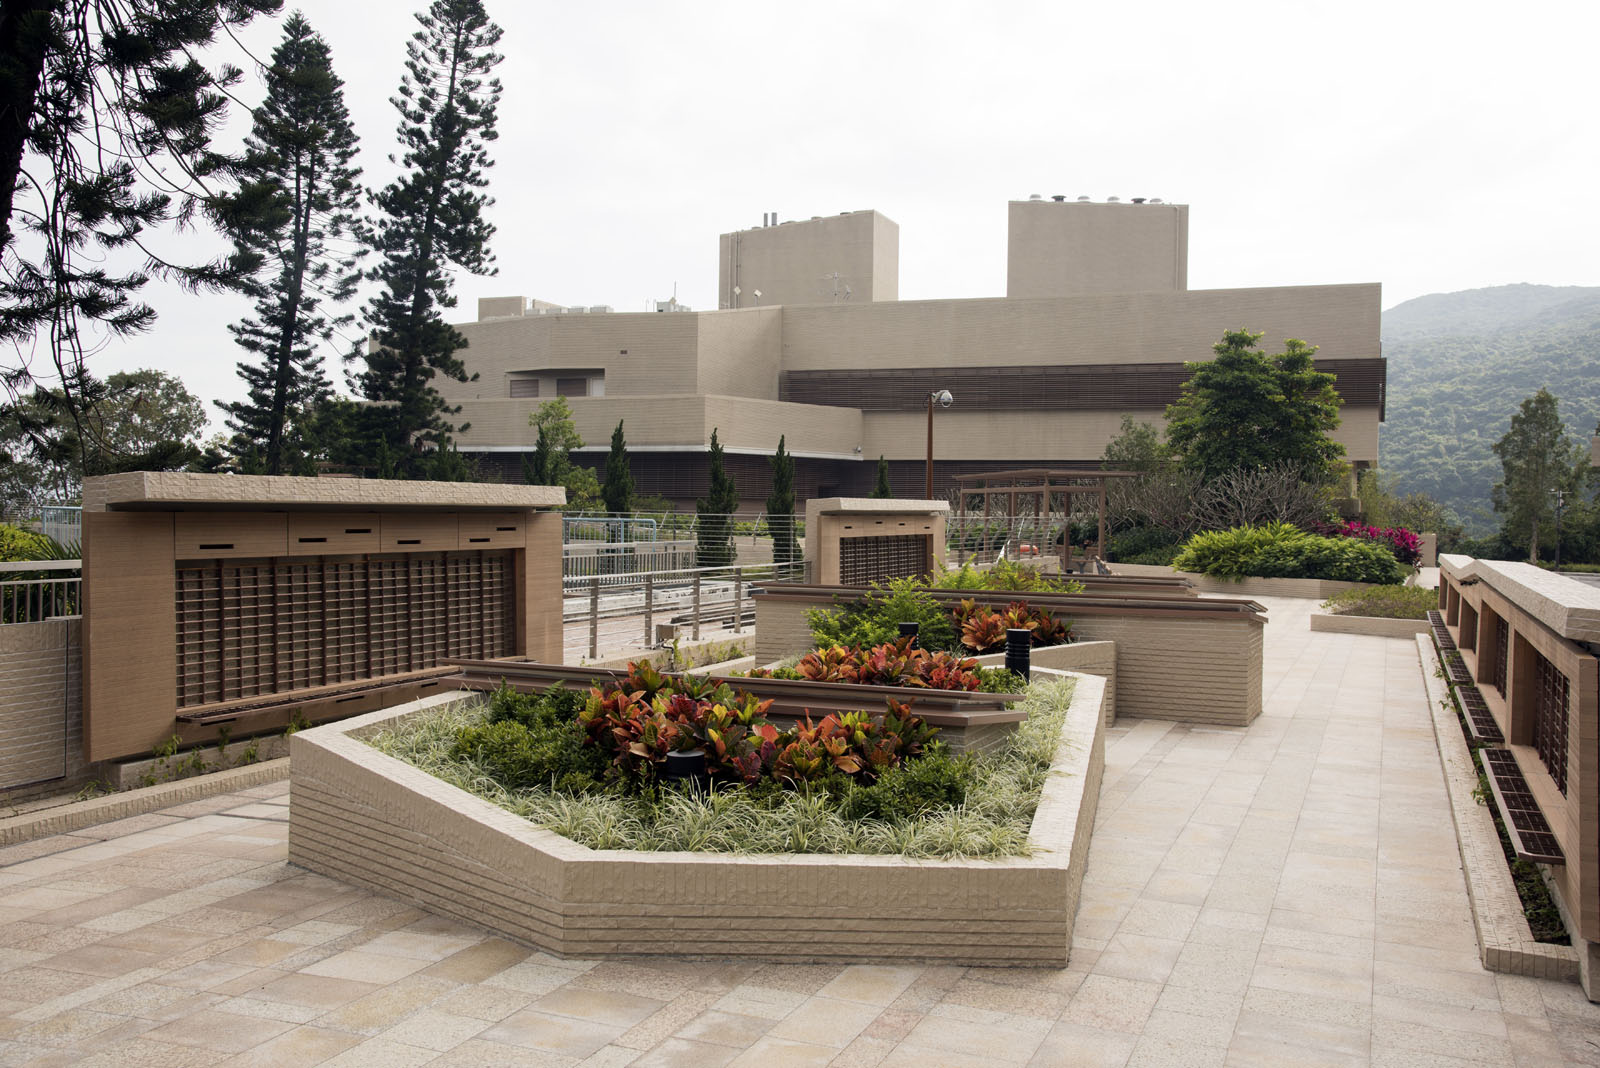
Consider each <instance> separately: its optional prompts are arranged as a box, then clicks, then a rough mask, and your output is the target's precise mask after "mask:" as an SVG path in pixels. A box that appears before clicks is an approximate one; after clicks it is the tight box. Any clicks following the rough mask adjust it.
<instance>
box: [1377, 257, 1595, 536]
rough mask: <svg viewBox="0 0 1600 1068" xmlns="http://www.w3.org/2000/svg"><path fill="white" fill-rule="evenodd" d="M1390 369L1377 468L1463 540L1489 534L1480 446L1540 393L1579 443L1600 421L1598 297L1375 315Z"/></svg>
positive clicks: (1513, 291) (1487, 481) (1516, 293)
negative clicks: (1462, 528)
mask: <svg viewBox="0 0 1600 1068" xmlns="http://www.w3.org/2000/svg"><path fill="white" fill-rule="evenodd" d="M1382 333H1383V354H1384V355H1385V356H1386V357H1388V360H1389V383H1388V396H1387V420H1386V421H1385V422H1384V424H1383V428H1382V430H1381V431H1380V436H1379V465H1380V467H1381V468H1382V469H1383V471H1384V472H1385V474H1386V475H1388V476H1389V477H1391V478H1393V479H1394V483H1395V486H1396V488H1397V489H1398V490H1400V491H1401V492H1410V491H1412V490H1421V491H1422V492H1424V493H1426V494H1428V495H1429V496H1431V497H1434V498H1435V499H1437V500H1439V501H1441V502H1443V503H1444V504H1447V505H1449V506H1450V507H1451V508H1453V509H1454V510H1455V512H1456V514H1457V515H1458V516H1459V517H1460V518H1461V520H1462V522H1463V523H1464V524H1465V525H1466V526H1467V528H1468V530H1469V531H1472V532H1478V533H1487V532H1488V531H1490V530H1492V529H1494V528H1495V527H1496V526H1498V520H1497V518H1496V517H1495V516H1494V514H1493V512H1492V511H1491V509H1490V505H1489V490H1490V487H1491V486H1493V485H1494V483H1495V481H1496V480H1497V479H1498V478H1499V477H1500V463H1499V461H1498V460H1497V459H1496V458H1495V456H1494V453H1493V452H1491V451H1490V447H1491V446H1492V445H1493V444H1494V443H1495V442H1496V441H1498V440H1499V439H1500V437H1501V436H1502V435H1503V434H1505V432H1506V429H1507V427H1508V426H1509V425H1510V421H1511V416H1512V413H1514V412H1515V411H1516V410H1517V406H1518V405H1519V404H1521V403H1522V401H1523V399H1524V398H1526V397H1528V396H1531V395H1532V394H1534V393H1536V392H1538V390H1539V388H1540V387H1541V386H1542V387H1544V388H1546V389H1548V390H1550V392H1551V393H1554V394H1555V395H1556V397H1557V398H1559V400H1560V402H1561V417H1562V419H1563V420H1564V421H1565V422H1566V424H1567V429H1568V431H1569V432H1571V433H1572V434H1573V436H1574V437H1575V438H1577V439H1578V440H1579V441H1583V442H1587V441H1588V440H1589V436H1590V435H1591V434H1593V433H1594V432H1595V426H1596V421H1597V420H1600V288H1583V287H1579V286H1534V285H1512V286H1495V287H1493V288H1489V289H1469V290H1466V291H1464V292H1461V293H1434V294H1430V295H1429V296H1426V297H1418V298H1417V299H1415V300H1408V301H1406V302H1405V303H1404V304H1400V305H1398V306H1396V307H1394V308H1391V309H1389V310H1388V311H1386V312H1384V313H1383V329H1382Z"/></svg>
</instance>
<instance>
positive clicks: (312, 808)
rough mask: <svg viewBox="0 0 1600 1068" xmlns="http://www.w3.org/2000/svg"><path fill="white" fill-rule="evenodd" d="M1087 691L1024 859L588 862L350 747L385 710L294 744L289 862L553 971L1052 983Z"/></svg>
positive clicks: (573, 848)
mask: <svg viewBox="0 0 1600 1068" xmlns="http://www.w3.org/2000/svg"><path fill="white" fill-rule="evenodd" d="M1102 692H1103V684H1102V682H1101V680H1100V679H1098V678H1094V677H1092V676H1083V677H1080V678H1079V679H1078V683H1077V690H1076V692H1075V693H1074V696H1073V700H1072V705H1071V708H1070V709H1069V711H1068V713H1067V718H1066V723H1065V724H1064V725H1063V728H1062V734H1061V737H1062V739H1063V744H1061V745H1059V746H1058V747H1057V750H1056V758H1055V762H1054V763H1053V765H1052V767H1051V774H1050V776H1049V777H1048V779H1047V780H1046V783H1045V786H1044V789H1043V791H1042V793H1041V796H1040V803H1039V808H1038V811H1037V813H1036V814H1035V816H1034V821H1033V825H1032V827H1031V828H1030V839H1031V840H1032V841H1033V842H1034V843H1036V846H1037V849H1036V852H1035V854H1034V855H1033V856H1031V857H1012V858H1008V859H1005V860H987V861H986V860H908V859H907V858H904V857H898V856H825V855H816V854H788V855H772V856H735V855H728V854H715V853H636V852H631V851H627V850H603V851H602V850H593V849H589V848H587V847H585V846H581V845H578V844H577V843H575V842H572V841H570V840H568V839H565V838H562V837H560V836H558V835H555V834H552V833H551V832H549V831H545V830H541V829H539V828H537V827H535V826H533V825H532V824H530V823H528V822H527V821H526V820H523V819H520V818H518V817H516V816H513V815H511V814H510V813H509V812H506V811H505V810H504V809H501V808H498V807H496V806H494V805H491V804H489V803H488V802H487V801H483V800H481V799H479V798H477V797H473V796H472V795H470V794H467V793H465V792H463V791H461V790H458V789H456V788H455V787H453V786H449V785H447V784H446V783H443V782H441V781H439V780H438V779H435V778H433V777H432V776H430V775H427V774H426V773H424V772H422V771H419V770H418V769H416V768H414V767H412V766H410V765H408V764H404V763H402V762H401V761H398V760H395V759H394V758H392V757H388V756H385V755H384V754H382V753H379V752H378V751H377V750H375V749H372V748H371V747H369V746H367V745H366V744H365V743H364V742H362V741H360V740H359V736H360V735H361V734H364V733H366V732H369V731H371V730H374V729H377V728H379V727H380V726H382V725H385V724H389V723H393V722H394V720H395V719H396V718H397V717H398V715H400V714H403V713H404V710H401V709H394V710H391V711H390V712H388V713H382V714H378V715H375V716H365V717H362V718H360V719H356V720H350V721H347V722H346V723H343V724H337V725H332V726H330V727H324V728H318V729H316V730H312V731H302V732H301V733H299V734H297V735H295V737H294V741H293V759H292V761H291V772H292V774H291V778H292V782H293V790H292V799H291V802H290V822H289V860H290V861H291V862H292V863H295V864H300V865H303V866H305V867H307V868H310V869H312V870H313V871H318V872H322V873H324V874H326V875H330V876H332V877H334V878H337V879H340V880H343V881H346V882H351V883H355V884H357V885H361V886H366V887H370V888H372V889H375V890H378V891H379V892H381V893H384V894H388V895H391V896H395V897H398V898H400V899H402V900H405V901H412V902H417V903H419V904H422V905H423V906H425V907H426V908H428V909H430V910H431V911H434V912H438V913H442V914H444V915H448V916H453V917H456V918H458V919H461V920H463V921H464V922H467V923H470V924H472V925H474V926H478V927H487V928H488V929H490V930H493V931H497V932H500V933H501V934H504V935H506V936H507V937H510V938H514V939H516V940H517V941H520V942H523V943H526V944H529V945H533V946H537V947H538V948H540V949H543V950H546V951H547V952H550V953H555V954H558V955H562V956H578V957H595V956H640V955H673V956H680V955H691V956H716V957H740V958H745V959H758V960H762V959H772V960H781V961H784V962H786V963H795V962H803V961H827V962H838V963H865V962H875V961H884V962H893V963H904V962H906V961H924V962H938V963H950V964H963V965H970V964H974V963H980V964H997V965H1000V964H1009V965H1028V966H1034V967H1056V968H1059V967H1062V966H1064V965H1065V964H1066V963H1067V958H1068V954H1069V952H1070V950H1071V946H1072V929H1073V924H1074V922H1075V920H1076V913H1077V906H1078V895H1079V889H1080V887H1081V885H1082V880H1083V872H1084V868H1085V866H1086V865H1087V861H1088V851H1089V839H1090V835H1091V834H1092V832H1093V827H1094V815H1095V810H1096V807H1097V805H1098V803H1099V794H1100V780H1101V776H1102V773H1103V769H1104V761H1105V749H1104V746H1105V740H1104V739H1105V736H1104V729H1103V726H1102V724H1101V711H1100V701H1101V696H1102ZM438 700H440V699H439V698H433V699H430V702H436V701H438ZM425 707H428V702H419V703H418V704H417V705H416V706H412V708H413V709H415V710H418V711H420V710H422V709H424V708H425Z"/></svg>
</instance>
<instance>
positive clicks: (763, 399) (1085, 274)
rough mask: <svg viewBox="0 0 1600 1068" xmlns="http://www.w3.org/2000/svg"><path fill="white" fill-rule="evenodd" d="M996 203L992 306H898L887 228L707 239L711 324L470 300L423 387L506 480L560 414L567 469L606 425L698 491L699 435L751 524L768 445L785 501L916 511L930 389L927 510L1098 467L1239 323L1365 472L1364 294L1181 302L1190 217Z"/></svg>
mask: <svg viewBox="0 0 1600 1068" xmlns="http://www.w3.org/2000/svg"><path fill="white" fill-rule="evenodd" d="M1011 209H1012V210H1011V214H1010V236H1009V240H1010V247H1011V256H1010V265H1009V270H1008V283H1007V284H1008V291H1010V292H1011V293H1012V294H1013V295H1011V296H1007V297H1004V298H985V299H969V300H959V299H958V300H926V301H901V300H897V299H895V297H896V294H897V292H898V283H897V280H896V275H897V270H898V267H897V263H898V227H896V226H895V224H894V223H893V222H891V221H890V220H888V219H886V218H885V217H884V216H882V215H880V214H879V213H877V212H865V211H863V212H852V213H848V214H846V215H842V216H831V217H826V218H819V219H812V220H809V221H805V222H786V223H782V224H777V225H764V226H762V227H759V228H755V229H752V230H747V231H742V232H740V233H735V234H724V235H722V240H721V244H720V249H721V257H722V259H721V265H720V268H719V274H720V277H721V281H722V289H723V297H722V303H723V304H724V305H725V308H724V309H722V310H718V311H714V312H711V311H707V312H687V311H686V312H673V313H670V314H658V313H637V314H616V313H610V314H598V313H594V312H592V311H591V312H586V313H561V312H554V313H552V312H549V311H544V310H535V309H536V308H537V307H538V305H537V302H535V303H534V306H533V307H530V305H529V302H527V301H525V300H523V298H520V297H516V298H494V299H493V300H485V301H481V302H480V307H479V321H478V322H475V323H466V324H462V325H459V326H458V327H457V329H459V330H460V331H461V332H462V333H463V334H464V335H465V336H466V338H467V340H468V348H467V349H466V350H465V351H464V352H462V353H461V354H460V355H461V357H462V359H463V360H464V361H465V363H466V364H467V367H468V370H469V371H471V372H476V374H477V375H478V378H477V380H476V381H473V382H466V383H458V382H451V381H442V382H439V383H438V388H439V390H440V392H441V393H442V394H443V395H444V397H445V399H446V400H447V401H448V402H450V403H451V404H459V405H461V408H462V411H461V414H460V415H459V416H458V417H457V420H458V422H461V423H470V429H468V430H467V431H464V432H462V433H461V434H460V435H458V442H459V445H460V447H461V449H462V451H463V452H467V453H470V454H476V455H477V456H478V457H479V458H480V460H481V462H482V465H483V468H484V469H485V471H486V472H487V473H488V474H489V475H490V476H491V477H503V478H506V479H510V480H520V479H521V477H522V460H523V458H524V457H526V456H528V455H531V452H532V449H533V445H534V441H535V439H536V437H537V435H536V432H535V431H534V429H533V428H532V427H531V426H529V425H528V417H529V415H530V413H532V412H533V411H535V410H536V409H537V408H538V406H539V405H540V404H541V403H543V402H544V401H547V400H549V399H551V398H553V397H557V396H561V397H566V398H567V399H568V402H569V404H570V405H571V407H572V410H573V414H574V419H575V421H576V423H577V427H578V430H579V433H580V434H581V435H582V436H583V439H584V441H585V442H588V443H589V446H588V448H587V449H586V450H584V451H582V452H580V453H578V454H575V459H577V460H579V461H580V462H585V463H591V464H593V465H595V466H599V465H600V464H601V463H602V462H603V459H604V454H605V451H606V448H607V443H608V442H609V440H610V436H611V431H612V429H613V428H614V427H615V426H616V424H617V421H618V420H622V421H623V423H624V430H625V434H626V436H627V440H628V447H629V452H630V454H631V456H632V462H633V469H634V471H633V473H634V477H635V480H636V483H637V485H638V488H639V490H640V492H642V493H648V494H659V495H662V496H665V497H668V498H671V499H673V500H675V501H679V502H683V503H688V502H690V501H692V500H693V499H694V498H695V497H697V496H702V495H704V493H705V492H706V484H707V477H706V451H707V445H708V442H709V440H710V437H711V432H712V430H713V429H715V430H717V431H718V439H719V441H720V442H721V444H722V445H723V447H724V449H725V451H726V453H727V456H728V467H729V470H730V473H732V475H733V476H734V478H735V480H736V481H737V482H738V485H739V488H740V491H741V493H742V494H743V496H744V498H745V500H746V502H747V503H748V504H749V505H750V506H752V507H755V508H759V507H760V502H761V501H762V500H763V499H764V498H765V496H766V494H767V492H768V489H769V487H770V472H769V469H768V465H767V457H769V456H771V455H772V453H773V451H774V450H775V449H776V448H777V445H778V438H779V436H780V435H783V436H784V437H785V438H786V446H787V448H788V450H789V451H790V452H791V453H793V454H794V456H795V459H796V483H797V486H796V488H797V492H798V494H799V495H800V497H801V498H802V499H806V498H810V497H816V496H821V497H832V496H860V495H864V494H865V493H867V492H869V491H870V490H871V487H872V484H873V481H874V478H875V476H876V470H877V460H878V457H879V456H880V455H881V456H883V457H885V458H886V459H887V460H888V462H889V468H890V475H891V485H892V486H893V488H894V489H895V491H896V494H897V495H901V496H921V494H922V483H923V466H924V457H925V450H926V435H927V416H926V400H927V397H928V394H929V392H930V391H934V390H949V391H950V392H951V393H952V394H954V397H955V401H954V404H953V405H952V406H951V407H950V408H948V409H941V410H940V411H939V412H938V413H937V415H936V417H935V424H936V432H935V435H934V459H935V470H934V480H935V494H936V495H937V496H941V497H942V496H944V495H945V494H947V493H948V492H949V491H950V490H951V489H952V488H953V484H952V483H951V481H950V479H951V478H953V477H954V476H955V475H958V474H965V473H972V472H978V471H984V470H994V469H997V468H1013V467H1054V468H1059V467H1064V466H1066V467H1070V466H1074V465H1095V464H1098V462H1099V458H1100V456H1101V454H1102V453H1103V451H1104V449H1105V446H1106V443H1107V442H1108V441H1109V440H1110V439H1111V438H1112V437H1113V436H1115V435H1116V433H1117V432H1118V429H1119V427H1120V425H1121V420H1122V417H1123V416H1124V415H1128V416H1132V417H1133V418H1135V419H1137V420H1141V421H1145V422H1152V423H1157V424H1159V423H1160V422H1161V421H1162V419H1163V416H1164V411H1165V408H1166V406H1167V405H1168V404H1169V403H1171V402H1172V401H1173V400H1175V399H1176V398H1177V396H1178V390H1179V387H1180V386H1181V384H1182V383H1183V381H1184V380H1185V378H1186V377H1187V374H1186V372H1185V371H1184V367H1183V365H1184V363H1185V362H1186V361H1193V360H1205V359H1209V358H1210V357H1211V355H1212V351H1211V346H1212V345H1213V344H1214V343H1216V341H1217V340H1219V339H1220V338H1221V337H1222V335H1223V333H1224V332H1225V331H1227V330H1237V329H1240V328H1244V329H1248V330H1252V331H1260V332H1262V333H1264V334H1265V337H1264V338H1263V339H1262V344H1263V345H1266V346H1279V345H1281V344H1282V343H1283V341H1284V339H1286V338H1290V337H1297V338H1301V339H1303V340H1305V341H1307V342H1309V343H1311V344H1314V345H1317V346H1318V352H1317V365H1318V367H1319V368H1320V369H1322V370H1326V371H1330V372H1332V373H1333V374H1335V375H1336V376H1337V377H1338V382H1337V386H1338V389H1339V391H1340V393H1341V395H1342V396H1343V398H1344V402H1345V403H1344V408H1343V409H1342V412H1341V425H1340V427H1339V429H1338V431H1337V432H1336V433H1335V435H1334V436H1335V437H1336V438H1337V439H1338V440H1339V441H1340V442H1341V443H1342V444H1343V445H1344V446H1345V449H1346V453H1347V456H1348V458H1349V460H1351V461H1352V463H1354V464H1355V465H1356V466H1358V467H1363V466H1369V465H1372V464H1375V463H1376V462H1377V455H1378V424H1379V422H1380V421H1381V420H1382V417H1383V391H1384V379H1385V367H1384V361H1383V358H1382V355H1381V352H1380V348H1379V340H1378V326H1379V301H1380V287H1379V286H1378V285H1377V284H1356V285H1325V286H1286V287H1269V288H1253V289H1219V290H1190V289H1188V288H1187V252H1188V208H1187V206H1184V205H1171V204H1160V203H1101V204H1091V203H1084V202H1079V201H1066V200H1062V201H1055V200H1049V201H1045V200H1034V201H1021V202H1015V203H1013V204H1012V205H1011ZM769 222H770V220H769ZM1108 286H1109V287H1113V288H1111V289H1109V290H1107V289H1106V287H1108ZM832 287H837V288H832ZM735 288H737V289H738V292H737V293H735V292H734V290H735ZM824 289H826V290H827V292H826V293H824V292H823V290H824ZM756 290H760V291H761V296H760V297H759V298H757V297H756V296H755V292H756ZM758 299H759V301H760V303H759V305H757V304H755V303H754V302H755V301H756V300H758ZM545 307H548V306H545ZM518 309H522V310H523V313H522V314H518V313H517V312H518Z"/></svg>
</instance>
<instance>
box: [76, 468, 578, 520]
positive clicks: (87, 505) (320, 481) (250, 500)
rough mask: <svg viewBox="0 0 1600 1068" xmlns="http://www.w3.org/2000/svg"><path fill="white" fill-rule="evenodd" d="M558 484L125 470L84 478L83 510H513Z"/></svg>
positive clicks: (555, 490)
mask: <svg viewBox="0 0 1600 1068" xmlns="http://www.w3.org/2000/svg"><path fill="white" fill-rule="evenodd" d="M566 501H567V491H566V489H565V487H562V486H517V485H508V484H505V483H498V482H404V481H399V480H391V479H378V478H314V477H307V476H303V475H206V474H197V473H194V472H189V471H130V472H127V473H125V474H120V475H99V476H95V477H91V478H86V479H84V480H83V506H84V510H85V511H91V512H100V511H107V510H114V511H135V510H140V511H211V512H216V511H282V510H305V511H346V512H352V511H353V512H363V511H380V510H381V511H440V512H462V511H475V510H483V511H502V512H503V511H508V510H510V511H514V510H522V509H530V508H556V507H559V506H561V505H563V504H565V503H566Z"/></svg>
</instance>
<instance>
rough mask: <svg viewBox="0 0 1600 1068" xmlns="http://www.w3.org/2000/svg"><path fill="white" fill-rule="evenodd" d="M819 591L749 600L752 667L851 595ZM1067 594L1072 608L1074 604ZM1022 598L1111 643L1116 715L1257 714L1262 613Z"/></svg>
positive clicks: (1198, 717)
mask: <svg viewBox="0 0 1600 1068" xmlns="http://www.w3.org/2000/svg"><path fill="white" fill-rule="evenodd" d="M829 589H830V588H828V587H814V588H812V589H809V590H806V591H805V592H798V591H796V590H795V589H794V588H793V587H790V588H789V589H785V588H784V587H783V586H782V585H779V584H774V585H773V586H772V587H769V588H767V590H766V591H764V592H763V593H762V594H761V595H759V596H757V597H755V598H754V601H755V605H756V662H757V663H761V664H769V663H771V662H772V661H774V660H781V659H783V658H784V657H787V656H793V655H795V654H796V653H801V652H804V651H806V650H808V649H810V648H811V644H812V642H811V630H810V628H809V627H808V626H807V624H806V612H807V611H808V610H811V609H816V608H826V607H832V606H833V605H835V604H836V603H842V602H843V601H845V600H848V599H849V598H850V597H851V596H853V595H854V594H852V593H845V592H842V590H843V588H842V587H833V588H831V589H833V590H837V591H841V592H838V593H831V592H828V591H829ZM972 592H973V591H960V593H961V594H971V593H972ZM954 596H956V599H957V600H959V595H954ZM999 596H1000V597H1002V598H1008V597H1009V596H1010V595H1009V594H1000V595H999ZM1074 597H1077V598H1079V602H1080V603H1078V604H1074V603H1073V598H1074ZM1028 600H1029V602H1030V603H1035V602H1037V603H1038V604H1041V605H1044V604H1046V602H1047V601H1048V607H1049V608H1050V609H1051V611H1053V612H1056V613H1057V614H1058V615H1060V616H1063V617H1065V618H1067V619H1071V620H1072V632H1073V635H1074V636H1075V637H1077V638H1078V640H1079V641H1080V642H1113V643H1115V649H1116V653H1115V658H1114V659H1115V665H1114V670H1115V676H1116V712H1117V714H1118V715H1123V716H1136V717H1142V718H1147V719H1170V720H1176V721H1178V722H1182V723H1198V724H1205V725H1210V726H1229V727H1243V726H1248V725H1249V724H1250V723H1252V722H1254V720H1255V718H1256V717H1257V716H1258V715H1260V714H1261V690H1262V655H1263V623H1264V617H1263V616H1262V615H1260V614H1259V613H1256V614H1251V613H1247V612H1242V611H1231V612H1224V611H1221V610H1220V606H1218V610H1216V611H1210V610H1208V609H1210V608H1211V607H1212V606H1215V605H1217V602H1214V601H1207V600H1204V599H1200V598H1191V597H1184V596H1178V595H1174V596H1170V597H1167V598H1148V599H1147V598H1138V597H1130V598H1128V599H1126V600H1125V601H1119V599H1118V598H1112V597H1107V598H1090V597H1089V596H1087V595H1073V594H1057V595H1051V596H1050V597H1049V598H1045V597H1040V596H1038V595H1028ZM1000 603H1002V604H1003V603H1004V601H1003V600H1002V601H1001V602H1000ZM1229 607H1230V608H1233V609H1237V608H1238V607H1239V606H1238V604H1237V603H1235V604H1233V605H1230V606H1229ZM1255 607H1256V608H1259V607H1260V606H1255Z"/></svg>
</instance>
